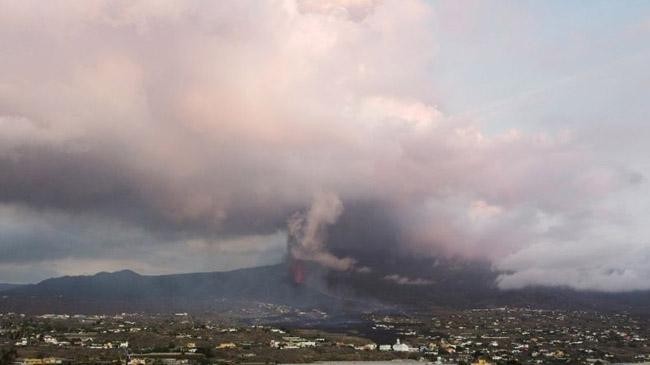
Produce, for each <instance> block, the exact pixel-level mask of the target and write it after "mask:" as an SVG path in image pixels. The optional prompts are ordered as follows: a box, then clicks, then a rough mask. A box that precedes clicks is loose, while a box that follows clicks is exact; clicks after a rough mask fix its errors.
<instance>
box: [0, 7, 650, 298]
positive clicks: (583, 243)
mask: <svg viewBox="0 0 650 365" xmlns="http://www.w3.org/2000/svg"><path fill="white" fill-rule="evenodd" d="M0 7H1V8H2V10H3V11H1V12H0V44H2V45H3V46H2V47H0V171H1V173H0V212H1V216H0V224H1V225H2V227H3V229H2V232H1V233H0V256H1V259H0V266H1V268H0V274H2V273H7V272H14V273H18V272H27V271H28V270H25V268H26V267H29V265H33V266H34V268H35V269H34V272H35V273H40V274H35V273H34V274H30V275H27V276H25V278H27V279H25V280H32V279H33V278H37V277H39V275H49V274H51V273H52V271H53V270H54V271H55V272H59V273H70V272H80V271H94V270H95V271H96V270H99V269H105V268H121V267H130V268H134V269H138V270H140V271H144V272H150V273H154V272H161V271H164V272H173V271H193V270H195V269H204V270H210V269H223V268H232V267H236V266H238V265H239V266H246V265H256V264H260V263H271V262H277V261H279V260H281V259H282V258H283V256H284V255H285V252H286V251H285V250H286V249H285V247H284V242H285V241H286V236H287V234H288V231H292V228H295V230H293V231H292V232H293V233H295V235H294V236H292V237H294V238H293V239H294V241H292V242H294V243H293V248H294V249H295V250H294V251H295V252H294V254H295V255H298V256H300V258H301V259H305V260H309V261H317V262H320V263H325V264H326V266H329V267H332V268H337V269H350V268H353V269H356V270H366V269H367V268H372V267H373V266H381V265H384V266H385V265H388V266H387V267H390V265H391V263H390V261H391V260H393V258H396V257H399V256H401V255H405V256H409V255H410V256H424V257H429V256H438V255H444V256H450V257H463V258H471V259H481V260H487V261H490V262H491V263H492V264H493V265H494V266H495V267H497V268H501V269H504V270H508V272H511V273H512V274H511V275H507V276H504V277H501V278H500V281H499V283H500V284H501V285H504V286H507V287H513V286H517V285H528V284H534V283H546V284H551V285H555V284H566V285H575V286H577V287H581V288H590V287H595V288H598V289H612V288H613V289H616V288H617V286H616V285H618V284H616V282H615V281H612V282H611V285H610V284H607V285H605V286H602V285H600V284H598V283H595V282H584V281H580V280H578V279H576V280H578V281H575V280H574V278H575V276H572V275H564V276H562V278H566V282H562V280H561V278H558V279H555V280H550V279H547V278H544V277H542V276H543V274H544V273H546V271H547V270H550V269H552V268H553V265H550V263H551V262H553V260H555V257H554V255H553V254H549V255H547V256H544V255H541V254H540V253H539V252H545V251H544V250H545V249H548V250H549V251H553V252H558V251H557V250H556V249H555V248H556V247H561V248H563V249H565V250H567V251H566V252H567V255H569V256H570V257H572V259H571V260H567V261H566V262H567V265H568V266H567V268H566V270H569V271H571V270H574V269H576V268H577V269H576V270H578V271H580V272H590V270H591V269H592V268H593V269H594V270H596V271H597V272H606V273H611V272H621V271H620V270H626V269H627V270H632V271H623V272H626V273H627V274H626V275H627V277H628V278H629V277H633V278H635V279H634V280H632V282H634V284H632V285H628V286H625V287H621V288H622V289H632V288H640V287H645V286H646V285H647V284H644V283H645V282H647V281H645V279H647V277H648V275H647V270H645V269H643V267H640V264H639V263H638V262H637V261H636V260H632V259H631V258H630V257H628V256H623V257H620V258H619V261H617V262H619V263H620V264H619V265H618V266H616V267H613V265H610V264H607V262H608V260H606V259H605V258H603V259H602V260H600V261H599V259H598V258H599V257H600V254H598V253H599V252H600V253H602V254H606V250H605V251H601V250H599V249H598V247H597V246H596V247H593V246H592V244H591V243H590V240H592V239H597V237H598V236H599V235H600V234H603V233H606V234H608V235H609V236H608V239H607V240H602V242H612V243H611V244H615V243H613V242H639V237H643V230H642V229H640V228H638V224H636V222H630V220H629V219H627V217H626V216H625V214H624V209H623V210H621V209H619V207H617V206H616V204H615V202H617V201H626V202H627V201H630V200H632V199H633V198H634V197H635V196H638V194H639V191H641V190H643V189H647V188H646V187H645V185H646V184H645V179H644V176H645V175H644V174H643V173H642V172H638V171H643V169H642V168H640V167H639V166H625V165H624V164H620V163H613V162H611V161H608V160H607V159H605V158H603V153H602V152H601V151H599V150H598V149H597V148H596V146H594V145H591V144H589V143H587V141H585V139H584V138H585V137H584V135H585V134H580V135H576V132H574V131H571V128H566V129H553V130H552V131H548V132H547V131H531V130H529V129H527V128H518V127H513V128H509V129H505V130H503V129H498V128H490V126H486V125H485V124H484V123H483V122H484V121H483V120H481V118H480V115H479V116H478V117H466V116H464V115H450V114H448V113H445V112H444V110H443V109H444V108H441V107H438V105H437V104H438V103H439V102H440V101H441V100H444V99H445V95H444V90H443V91H441V90H438V86H437V83H436V82H437V80H436V78H435V77H433V76H432V73H431V69H432V67H433V66H432V65H434V64H435V62H434V61H435V60H436V59H437V58H438V57H441V56H444V50H441V49H440V40H439V36H437V34H436V29H434V28H435V25H437V24H438V22H439V18H438V14H437V13H436V12H435V11H434V9H433V8H432V6H431V4H429V3H427V2H424V1H420V0H409V1H394V0H386V1H371V0H332V1H326V2H322V1H318V2H314V1H306V0H303V1H285V2H268V3H263V4H260V3H259V2H258V1H232V2H231V1H226V2H204V1H198V0H197V1H189V2H185V3H178V2H167V1H136V2H129V3H122V2H109V1H99V0H98V1H87V2H78V3H72V2H65V1H60V2H59V1H52V2H48V3H47V4H43V3H41V2H31V1H25V2H0ZM442 10H444V9H442ZM43 14H47V16H46V17H44V16H43ZM441 26H442V25H441ZM438 31H440V30H438ZM441 53H442V55H441ZM569 127H570V126H569ZM583 132H584V131H583ZM587 139H588V138H587ZM323 196H326V197H329V198H327V199H324V200H323V198H322V197H323ZM620 199H622V200H620ZM328 202H329V203H328ZM332 202H334V203H332ZM330 203H331V204H330ZM323 207H327V208H328V209H324V208H323ZM291 217H294V218H293V219H292V218H291ZM287 222H289V223H290V224H289V227H287ZM630 226H632V227H636V228H635V229H632V230H630ZM622 232H631V233H629V234H627V233H626V234H623V233H622ZM617 244H618V243H617ZM574 245H575V247H574ZM627 245H628V247H632V246H633V247H635V248H636V247H637V246H639V245H640V246H642V244H640V243H628V244H627ZM640 246H639V247H638V248H639V249H641V247H640ZM540 247H541V248H540ZM560 251H561V250H560ZM528 255H534V256H535V257H538V258H539V265H532V266H531V265H529V264H526V263H528V261H527V260H528V257H529V256H528ZM581 257H586V258H589V260H594V259H595V260H596V261H598V262H600V263H601V266H594V267H592V266H590V264H588V263H587V262H586V261H583V260H580V258H581ZM628 264H629V266H626V265H628ZM39 265H41V268H40V269H38V267H39ZM571 265H572V266H571ZM45 266H47V267H48V268H47V269H43V267H45ZM52 267H54V268H55V269H51V268H52ZM572 267H573V268H572ZM163 268H164V269H163ZM531 270H535V271H531ZM578 271H575V270H574V271H571V272H578ZM540 273H541V274H540ZM630 273H631V274H630ZM2 275H7V274H2ZM16 275H17V274H15V275H7V276H6V277H7V278H9V279H10V278H15V277H17V276H16ZM417 277H418V276H417V274H416V273H413V275H411V276H409V278H408V279H403V278H399V277H395V278H394V279H395V280H397V281H402V282H403V283H405V284H407V283H409V280H411V279H412V280H415V281H414V282H417V279H414V278H417ZM0 280H3V278H2V277H0ZM389 280H392V279H389Z"/></svg>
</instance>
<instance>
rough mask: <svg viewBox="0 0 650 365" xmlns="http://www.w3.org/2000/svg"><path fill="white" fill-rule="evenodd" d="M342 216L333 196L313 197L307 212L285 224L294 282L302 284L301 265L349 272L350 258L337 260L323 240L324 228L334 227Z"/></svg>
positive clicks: (341, 206)
mask: <svg viewBox="0 0 650 365" xmlns="http://www.w3.org/2000/svg"><path fill="white" fill-rule="evenodd" d="M342 212H343V204H342V203H341V200H340V199H339V198H338V196H336V195H335V194H332V193H322V194H318V195H316V196H315V197H314V200H313V202H312V204H311V207H310V208H309V211H308V212H306V213H305V212H299V213H296V214H294V215H293V216H291V218H289V221H288V222H287V231H288V243H287V244H288V249H289V256H290V260H291V270H292V272H293V277H294V281H295V282H296V283H302V282H303V281H304V268H303V265H302V262H303V261H312V262H316V263H318V264H320V265H321V266H323V267H325V268H328V269H331V270H336V271H346V270H350V269H351V268H352V267H353V266H354V264H355V263H356V261H355V260H354V259H352V258H350V257H345V258H340V257H336V256H334V255H333V254H332V253H331V252H329V251H328V250H327V247H326V245H325V240H326V238H327V227H328V226H329V225H332V224H334V223H336V221H337V220H338V218H339V216H340V215H341V213H342Z"/></svg>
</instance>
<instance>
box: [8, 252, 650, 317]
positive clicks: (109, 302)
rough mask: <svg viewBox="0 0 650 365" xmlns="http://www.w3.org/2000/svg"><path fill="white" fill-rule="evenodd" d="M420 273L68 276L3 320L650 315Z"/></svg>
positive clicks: (467, 271)
mask: <svg viewBox="0 0 650 365" xmlns="http://www.w3.org/2000/svg"><path fill="white" fill-rule="evenodd" d="M418 265H419V264H418V263H411V264H410V265H403V264H401V265H400V264H395V266H394V267H384V269H385V270H387V271H384V272H378V271H374V272H370V273H358V272H345V273H328V274H326V275H324V276H323V277H322V278H320V279H319V280H318V281H319V283H318V284H314V282H311V283H310V284H306V285H296V284H294V283H293V280H292V279H291V278H290V277H289V274H288V272H289V270H288V268H287V266H286V265H284V264H280V265H274V266H264V267H256V268H249V269H240V270H235V271H229V272H209V273H194V274H177V275H160V276H147V275H140V274H137V273H135V272H133V271H129V270H124V271H118V272H113V273H106V272H102V273H98V274H96V275H92V276H64V277H60V278H53V279H48V280H44V281H42V282H40V283H38V284H32V285H24V286H18V287H13V288H6V289H4V290H3V291H2V294H1V295H0V312H6V311H15V312H23V313H119V312H172V311H183V312H203V311H223V310H228V309H232V308H238V307H244V306H246V305H250V304H251V303H271V304H279V305H289V306H292V307H295V308H318V309H323V310H329V311H334V310H339V311H340V310H345V311H359V310H364V309H369V308H372V306H373V305H377V304H379V305H386V304H387V305H389V306H399V307H409V308H419V309H425V308H431V307H444V308H455V309H466V308H485V307H500V306H515V307H532V308H544V309H576V310H598V311H629V312H635V313H642V314H648V313H650V291H637V292H629V293H600V292H584V291H576V290H571V289H567V288H527V289H522V290H508V291H502V290H499V289H498V288H497V287H496V286H495V284H494V279H495V277H496V275H497V274H496V273H494V272H492V271H491V270H490V268H489V267H488V266H485V265H478V264H475V263H457V262H451V263H449V262H447V263H442V264H440V263H437V264H436V265H431V264H430V263H429V264H425V263H421V267H418ZM400 268H401V271H398V269H400ZM396 271H398V272H399V274H400V275H404V276H403V277H410V278H411V279H413V278H415V277H416V276H415V274H416V273H419V274H420V275H422V274H426V277H427V278H433V279H430V281H427V282H415V283H416V284H413V283H407V282H405V281H402V282H398V281H396V280H392V279H390V278H387V276H388V275H386V274H387V273H390V272H396ZM407 275H410V276H407ZM342 298H345V299H342ZM255 315H256V314H255V313H254V312H252V313H251V314H250V316H251V317H254V316H255Z"/></svg>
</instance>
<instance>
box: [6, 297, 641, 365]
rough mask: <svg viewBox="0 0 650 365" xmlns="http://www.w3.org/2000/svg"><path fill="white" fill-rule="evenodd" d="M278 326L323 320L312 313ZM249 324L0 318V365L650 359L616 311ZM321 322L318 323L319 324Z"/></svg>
mask: <svg viewBox="0 0 650 365" xmlns="http://www.w3.org/2000/svg"><path fill="white" fill-rule="evenodd" d="M278 310H281V311H282V313H283V315H284V317H283V318H285V319H287V318H291V317H296V318H298V317H300V316H301V315H302V316H303V317H304V316H308V317H309V318H312V319H313V318H321V319H327V318H328V317H330V315H329V314H327V313H325V312H322V311H318V310H314V312H313V313H310V312H304V311H297V310H296V311H295V312H291V311H289V312H287V309H286V308H278ZM254 322H258V323H252V322H251V321H250V319H246V318H234V317H233V316H232V315H225V316H224V315H223V314H207V313H206V314H201V315H195V314H188V313H169V314H142V313H130V314H127V313H123V314H119V315H82V314H47V315H26V314H20V313H3V314H0V350H1V351H2V353H1V355H2V357H1V359H2V360H1V361H2V365H4V364H15V365H59V364H61V365H67V364H133V365H148V364H151V365H153V364H156V365H158V364H164V365H193V364H201V365H203V364H276V363H310V362H316V361H371V360H372V361H389V360H398V359H402V360H412V361H422V362H427V363H433V364H609V363H613V364H615V363H643V362H646V361H650V343H649V340H648V339H649V338H650V326H648V320H647V319H645V318H643V317H636V316H632V315H629V314H625V313H616V314H608V313H597V312H587V311H556V310H535V309H521V308H491V309H474V310H465V311H447V310H439V311H431V312H427V313H415V314H412V313H409V314H408V315H406V314H403V313H363V314H360V315H359V321H357V322H355V325H352V326H342V327H341V328H338V329H337V328H333V327H332V326H329V327H327V328H324V327H322V328H321V327H319V325H318V323H319V322H318V321H316V322H314V321H311V322H309V323H310V324H309V325H305V326H304V327H299V326H297V325H296V324H295V323H296V322H291V323H292V324H288V323H289V322H286V323H287V324H284V325H283V324H282V323H273V324H271V321H270V320H269V321H268V323H259V321H254ZM323 323H324V322H323Z"/></svg>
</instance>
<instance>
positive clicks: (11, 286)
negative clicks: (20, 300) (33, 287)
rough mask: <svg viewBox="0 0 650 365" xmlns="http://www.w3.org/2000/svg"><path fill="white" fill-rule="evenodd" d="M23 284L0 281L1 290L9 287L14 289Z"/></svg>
mask: <svg viewBox="0 0 650 365" xmlns="http://www.w3.org/2000/svg"><path fill="white" fill-rule="evenodd" d="M19 286H21V285H20V284H6V283H0V291H3V290H9V289H14V288H17V287H19Z"/></svg>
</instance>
